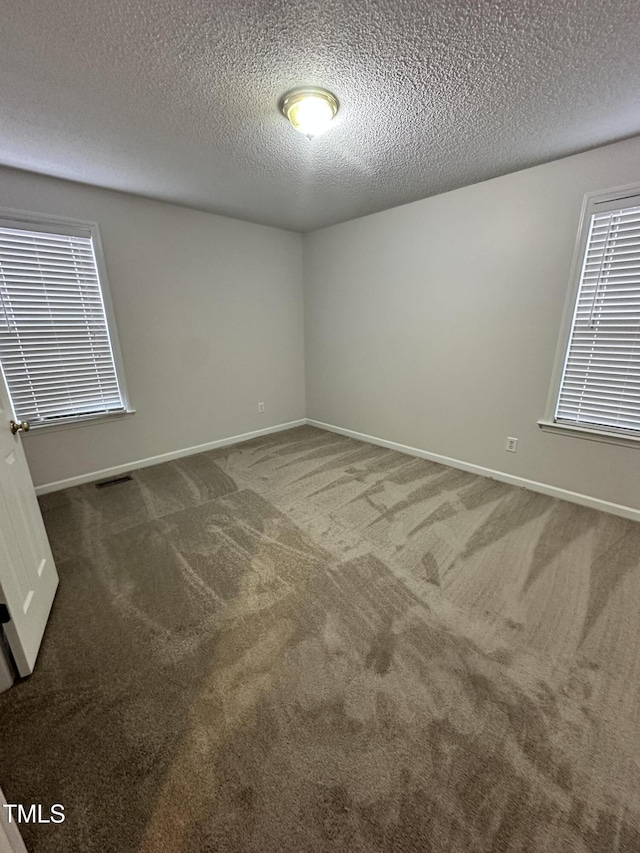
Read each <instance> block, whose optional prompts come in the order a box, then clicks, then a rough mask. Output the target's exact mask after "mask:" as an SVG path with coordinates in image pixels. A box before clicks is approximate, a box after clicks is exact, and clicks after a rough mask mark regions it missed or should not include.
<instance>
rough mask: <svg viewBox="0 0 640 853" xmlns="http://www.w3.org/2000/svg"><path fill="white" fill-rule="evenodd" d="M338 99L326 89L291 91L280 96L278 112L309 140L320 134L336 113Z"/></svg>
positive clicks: (308, 88) (309, 88) (311, 88)
mask: <svg viewBox="0 0 640 853" xmlns="http://www.w3.org/2000/svg"><path fill="white" fill-rule="evenodd" d="M338 106H339V104H338V99H337V98H336V96H335V95H332V94H331V92H327V90H326V89H316V88H313V87H305V88H302V89H292V90H291V91H290V92H287V93H286V95H283V96H282V99H281V100H280V110H281V112H282V113H283V115H285V116H286V117H287V118H288V119H289V121H290V122H291V124H292V125H293V126H294V127H295V129H296V130H297V131H299V132H300V133H303V134H304V135H305V136H306V137H308V138H309V139H313V137H314V136H318V134H320V133H322V132H323V131H324V130H326V129H327V128H328V127H329V125H330V124H331V122H332V120H333V119H334V118H335V115H336V113H337V112H338Z"/></svg>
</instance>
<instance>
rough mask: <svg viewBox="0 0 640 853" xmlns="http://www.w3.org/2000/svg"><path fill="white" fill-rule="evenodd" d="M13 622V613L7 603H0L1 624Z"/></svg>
mask: <svg viewBox="0 0 640 853" xmlns="http://www.w3.org/2000/svg"><path fill="white" fill-rule="evenodd" d="M7 622H11V614H10V613H9V608H8V607H7V605H6V604H0V625H6V624H7Z"/></svg>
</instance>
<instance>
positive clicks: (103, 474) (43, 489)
mask: <svg viewBox="0 0 640 853" xmlns="http://www.w3.org/2000/svg"><path fill="white" fill-rule="evenodd" d="M306 423H307V419H306V418H300V420H297V421H289V423H286V424H276V425H275V426H270V427H265V429H256V430H253V431H252V432H244V433H242V434H241V435H231V436H229V437H228V438H219V439H217V440H216V441H208V442H207V443H206V444H197V445H195V447H184V448H182V449H181V450H173V451H171V453H161V454H160V455H159V456H148V457H147V458H146V459H135V460H133V461H132V462H127V463H126V464H125V465H114V466H113V468H103V469H102V470H101V471H90V472H89V473H88V474H79V475H78V476H77V477H68V478H67V479H66V480H56V481H55V482H53V483H43V484H42V485H41V486H36V494H37V495H46V494H49V492H59V491H60V490H61V489H69V488H70V487H71V486H82V485H83V484H84V483H93V482H94V480H105V479H107V478H108V477H117V476H118V475H119V474H125V473H126V472H127V471H135V470H136V469H137V468H146V467H148V466H149V465H158V464H159V463H160V462H171V461H172V460H173V459H180V458H182V457H183V456H192V455H193V454H194V453H204V451H205V450H215V449H216V448H218V447H228V446H229V445H231V444H241V443H242V442H243V441H250V440H251V439H252V438H260V436H262V435H271V433H274V432H282V431H283V430H286V429H293V428H294V427H298V426H304V425H305V424H306Z"/></svg>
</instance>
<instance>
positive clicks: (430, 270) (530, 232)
mask: <svg viewBox="0 0 640 853" xmlns="http://www.w3.org/2000/svg"><path fill="white" fill-rule="evenodd" d="M634 181H638V182H640V140H639V139H633V140H629V141H626V142H622V143H618V144H616V145H612V146H608V147H606V148H601V149H598V150H595V151H591V152H588V153H586V154H581V155H578V156H575V157H570V158H567V159H564V160H559V161H555V162H553V163H549V164H547V165H544V166H539V167H536V168H533V169H528V170H525V171H522V172H518V173H515V174H512V175H507V176H505V177H502V178H497V179H494V180H491V181H487V182H485V183H482V184H477V185H475V186H471V187H466V188H464V189H460V190H456V191H455V192H450V193H447V194H444V195H441V196H437V197H434V198H431V199H427V200H425V201H420V202H416V203H414V204H410V205H406V206H404V207H399V208H395V209H393V210H389V211H386V212H383V213H379V214H375V215H373V216H369V217H366V218H362V219H358V220H354V221H351V222H347V223H345V224H341V225H336V226H333V227H331V228H326V229H323V230H320V231H316V232H314V233H312V234H310V235H308V236H307V237H305V273H304V274H305V345H306V370H307V416H308V417H309V418H312V419H317V420H319V421H322V422H325V423H329V424H333V425H336V426H340V427H344V428H347V429H352V430H355V431H358V432H362V433H367V434H369V435H372V436H376V437H379V438H384V439H387V440H391V441H396V442H399V443H402V444H406V445H411V446H414V447H417V448H420V449H423V450H427V451H430V452H432V453H438V454H442V455H444V456H448V457H452V458H454V459H458V460H461V461H464V462H469V463H473V464H476V465H480V466H484V467H487V468H491V469H494V470H498V471H501V472H504V473H508V474H513V475H517V476H521V477H525V478H528V479H531V480H536V481H540V482H543V483H546V484H549V485H553V486H557V487H560V488H564V489H568V490H570V491H576V492H581V493H583V494H587V495H591V496H594V497H597V498H600V499H604V500H608V501H612V502H614V503H621V504H625V505H628V506H631V507H634V508H640V487H639V485H638V483H639V482H640V447H638V446H636V447H621V446H616V445H611V444H603V443H596V442H594V441H587V440H585V439H580V438H573V437H568V436H565V435H555V434H548V433H544V432H542V431H541V430H540V429H539V427H538V426H537V424H536V421H537V420H538V419H539V418H540V417H542V416H543V415H544V412H545V406H546V400H547V395H548V392H549V385H550V379H551V373H552V366H553V362H554V356H555V351H556V346H557V342H558V336H559V330H560V323H561V317H562V312H563V307H564V302H565V297H566V292H567V288H568V283H569V274H570V268H571V261H572V255H573V251H574V246H575V240H576V234H577V228H578V221H579V216H580V211H581V206H582V199H583V196H584V194H585V193H586V192H587V191H593V190H607V189H610V188H613V187H616V186H619V185H622V184H627V183H631V182H634ZM507 436H515V437H517V438H519V447H518V453H517V454H515V455H514V454H510V453H506V452H505V450H504V444H505V440H506V437H507Z"/></svg>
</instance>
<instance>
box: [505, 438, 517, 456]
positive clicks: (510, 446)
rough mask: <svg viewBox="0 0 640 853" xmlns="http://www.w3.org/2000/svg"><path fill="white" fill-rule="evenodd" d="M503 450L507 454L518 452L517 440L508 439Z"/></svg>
mask: <svg viewBox="0 0 640 853" xmlns="http://www.w3.org/2000/svg"><path fill="white" fill-rule="evenodd" d="M504 449H505V450H508V451H509V453H517V452H518V439H517V438H508V439H507V443H506V444H505V447H504Z"/></svg>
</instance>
